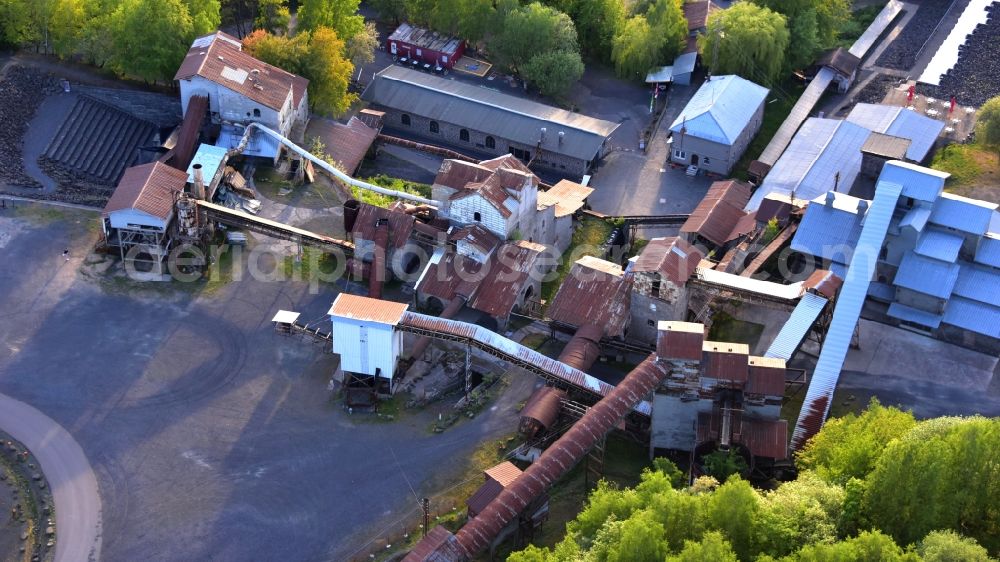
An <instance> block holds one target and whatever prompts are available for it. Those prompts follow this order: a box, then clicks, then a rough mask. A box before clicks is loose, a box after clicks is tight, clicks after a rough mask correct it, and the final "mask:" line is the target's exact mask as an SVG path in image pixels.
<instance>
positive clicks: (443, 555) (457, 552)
mask: <svg viewBox="0 0 1000 562" xmlns="http://www.w3.org/2000/svg"><path fill="white" fill-rule="evenodd" d="M466 559H467V558H466V557H465V552H464V550H463V549H462V547H461V545H459V544H458V540H456V539H455V535H452V534H451V532H450V531H448V529H445V528H444V527H442V526H441V525H437V526H435V527H434V528H433V529H431V530H430V532H429V533H427V536H426V537H424V538H423V539H421V540H420V542H418V543H417V544H415V545H413V548H412V549H411V550H410V553H409V554H407V555H406V558H403V562H457V561H458V560H466Z"/></svg>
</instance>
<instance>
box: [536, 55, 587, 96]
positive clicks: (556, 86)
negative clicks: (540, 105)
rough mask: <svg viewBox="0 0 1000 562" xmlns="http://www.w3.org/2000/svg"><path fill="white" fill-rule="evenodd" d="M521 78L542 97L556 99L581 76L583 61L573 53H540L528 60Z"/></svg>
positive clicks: (564, 93) (567, 90)
mask: <svg viewBox="0 0 1000 562" xmlns="http://www.w3.org/2000/svg"><path fill="white" fill-rule="evenodd" d="M521 76H523V77H524V79H525V80H527V81H528V82H529V83H530V84H532V85H534V86H535V87H537V88H538V91H540V92H541V93H542V94H543V95H546V96H550V97H556V98H558V97H562V96H564V95H566V93H567V92H569V89H570V87H571V86H572V85H573V84H575V83H576V81H577V80H579V79H580V77H581V76H583V61H582V60H581V59H580V53H577V52H573V51H555V52H550V53H541V54H539V55H537V56H534V57H532V58H531V59H530V60H528V62H527V63H526V64H525V65H524V68H522V69H521Z"/></svg>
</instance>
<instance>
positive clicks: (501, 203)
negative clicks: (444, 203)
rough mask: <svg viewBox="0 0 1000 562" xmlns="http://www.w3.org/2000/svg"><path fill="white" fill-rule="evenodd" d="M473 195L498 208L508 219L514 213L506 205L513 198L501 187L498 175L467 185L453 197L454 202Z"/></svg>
mask: <svg viewBox="0 0 1000 562" xmlns="http://www.w3.org/2000/svg"><path fill="white" fill-rule="evenodd" d="M473 195H479V196H480V197H482V198H483V199H485V200H486V202H487V203H489V204H490V205H492V206H493V207H494V208H496V210H497V211H499V212H500V214H501V215H502V216H503V217H504V218H507V217H509V216H510V215H511V214H512V212H511V210H510V209H508V208H507V205H505V203H506V201H507V199H510V198H511V195H510V193H507V190H506V189H504V188H503V186H502V185H500V178H499V177H497V175H495V174H494V175H491V176H490V177H488V178H486V179H485V180H483V181H481V182H471V183H467V184H465V188H464V189H460V190H459V191H457V192H455V194H454V195H452V196H451V199H452V200H455V199H463V198H465V197H471V196H473Z"/></svg>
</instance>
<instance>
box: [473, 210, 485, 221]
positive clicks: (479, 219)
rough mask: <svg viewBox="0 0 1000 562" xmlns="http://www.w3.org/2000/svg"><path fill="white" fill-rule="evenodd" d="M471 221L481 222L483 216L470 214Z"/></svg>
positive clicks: (476, 213) (477, 213)
mask: <svg viewBox="0 0 1000 562" xmlns="http://www.w3.org/2000/svg"><path fill="white" fill-rule="evenodd" d="M472 219H473V220H474V221H476V222H482V220H483V215H481V214H479V212H478V211H476V212H475V213H472Z"/></svg>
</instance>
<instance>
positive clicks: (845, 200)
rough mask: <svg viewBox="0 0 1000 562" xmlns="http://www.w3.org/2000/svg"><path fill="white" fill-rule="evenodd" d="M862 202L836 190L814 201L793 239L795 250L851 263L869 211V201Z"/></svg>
mask: <svg viewBox="0 0 1000 562" xmlns="http://www.w3.org/2000/svg"><path fill="white" fill-rule="evenodd" d="M862 201H864V200H863V199H858V198H857V197H852V196H850V195H847V194H844V193H837V192H835V191H831V192H829V193H828V194H827V195H824V196H820V197H818V198H816V199H815V200H813V201H812V202H811V203H809V205H808V206H807V207H806V212H805V214H804V215H803V216H802V221H801V222H800V223H799V228H798V230H796V231H795V237H794V238H792V244H791V248H792V250H795V251H796V252H802V253H804V254H809V255H811V256H817V257H821V258H823V259H826V260H830V261H832V262H835V263H839V264H843V265H848V264H850V263H851V258H852V257H853V256H854V246H855V245H856V244H857V242H858V237H859V236H860V235H861V227H862V223H863V222H864V220H863V219H864V216H865V213H866V209H867V203H868V202H867V201H864V203H862ZM859 207H860V208H859ZM841 277H843V276H841Z"/></svg>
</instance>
